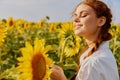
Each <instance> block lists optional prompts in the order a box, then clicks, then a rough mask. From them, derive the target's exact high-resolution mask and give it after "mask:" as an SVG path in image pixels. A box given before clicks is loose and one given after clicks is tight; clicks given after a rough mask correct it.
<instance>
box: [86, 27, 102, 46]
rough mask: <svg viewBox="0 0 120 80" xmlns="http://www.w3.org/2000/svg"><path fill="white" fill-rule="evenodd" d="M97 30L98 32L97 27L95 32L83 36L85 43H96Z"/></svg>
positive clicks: (89, 44)
mask: <svg viewBox="0 0 120 80" xmlns="http://www.w3.org/2000/svg"><path fill="white" fill-rule="evenodd" d="M99 32H100V29H98V30H97V31H96V33H94V34H92V35H88V36H86V37H85V40H86V42H87V45H88V46H89V47H90V46H91V45H93V44H95V43H96V41H97V40H98V36H99Z"/></svg>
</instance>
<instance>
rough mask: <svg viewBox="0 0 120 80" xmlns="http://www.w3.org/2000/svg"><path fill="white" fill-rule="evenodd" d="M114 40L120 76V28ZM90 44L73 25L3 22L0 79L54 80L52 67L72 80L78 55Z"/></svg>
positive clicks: (0, 28)
mask: <svg viewBox="0 0 120 80" xmlns="http://www.w3.org/2000/svg"><path fill="white" fill-rule="evenodd" d="M110 33H111V34H112V36H113V38H112V40H110V49H111V50H112V52H113V54H114V56H115V58H116V61H117V65H118V71H119V75H120V25H116V24H112V27H111V29H110ZM85 45H86V43H85V41H84V39H83V38H81V37H78V36H76V35H75V34H74V28H73V22H72V21H70V22H49V18H48V17H46V18H45V19H41V20H40V21H39V22H30V21H26V20H24V19H17V20H15V19H14V18H12V17H9V18H8V19H0V80H51V79H50V73H51V70H50V69H49V66H50V65H53V64H56V65H59V66H60V67H62V68H63V70H64V73H65V75H66V77H67V78H68V80H69V79H70V78H71V77H72V76H73V75H74V73H75V72H76V71H77V70H78V68H79V66H78V55H79V54H78V53H80V51H81V50H82V49H83V48H84V46H85Z"/></svg>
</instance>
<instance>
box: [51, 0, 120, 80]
mask: <svg viewBox="0 0 120 80" xmlns="http://www.w3.org/2000/svg"><path fill="white" fill-rule="evenodd" d="M73 15H74V26H75V34H76V35H79V36H82V37H84V38H85V40H86V43H87V45H88V48H87V49H86V50H85V51H84V53H83V54H82V55H81V56H80V63H79V64H80V69H79V71H78V73H77V75H76V77H75V80H119V76H118V70H117V65H116V61H115V58H114V56H113V54H112V52H111V51H110V49H109V44H108V40H110V39H111V38H112V37H111V34H110V33H109V32H108V31H109V29H110V27H111V24H110V22H111V21H112V20H111V18H112V14H111V11H110V9H109V8H108V7H107V5H106V4H105V3H103V2H102V1H100V0H85V1H83V2H81V3H80V4H78V5H77V6H76V8H75V10H74V11H73ZM51 69H52V71H53V72H52V74H51V78H52V79H53V80H67V79H66V77H65V75H64V72H63V70H62V69H61V68H60V67H59V66H57V65H53V66H52V67H51ZM72 80H74V79H72Z"/></svg>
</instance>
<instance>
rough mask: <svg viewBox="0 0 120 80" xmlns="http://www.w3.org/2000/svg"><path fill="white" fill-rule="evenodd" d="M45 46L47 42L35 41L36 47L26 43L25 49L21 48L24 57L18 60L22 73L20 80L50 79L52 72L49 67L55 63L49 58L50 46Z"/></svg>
mask: <svg viewBox="0 0 120 80" xmlns="http://www.w3.org/2000/svg"><path fill="white" fill-rule="evenodd" d="M44 45H45V40H44V39H42V40H38V39H36V40H35V41H34V46H32V45H31V44H30V43H29V42H26V44H25V47H24V48H21V52H22V55H23V56H22V57H19V58H18V61H19V64H18V65H19V66H18V67H17V69H18V71H19V72H20V76H19V78H18V80H48V79H50V77H49V76H50V74H51V70H50V69H49V68H48V66H49V65H52V64H53V61H52V60H51V59H50V58H48V55H47V54H46V52H48V51H49V50H50V48H51V47H50V46H46V47H44Z"/></svg>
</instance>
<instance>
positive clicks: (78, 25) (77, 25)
mask: <svg viewBox="0 0 120 80" xmlns="http://www.w3.org/2000/svg"><path fill="white" fill-rule="evenodd" d="M82 26H83V25H82V24H79V23H75V29H79V28H81V27H82Z"/></svg>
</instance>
